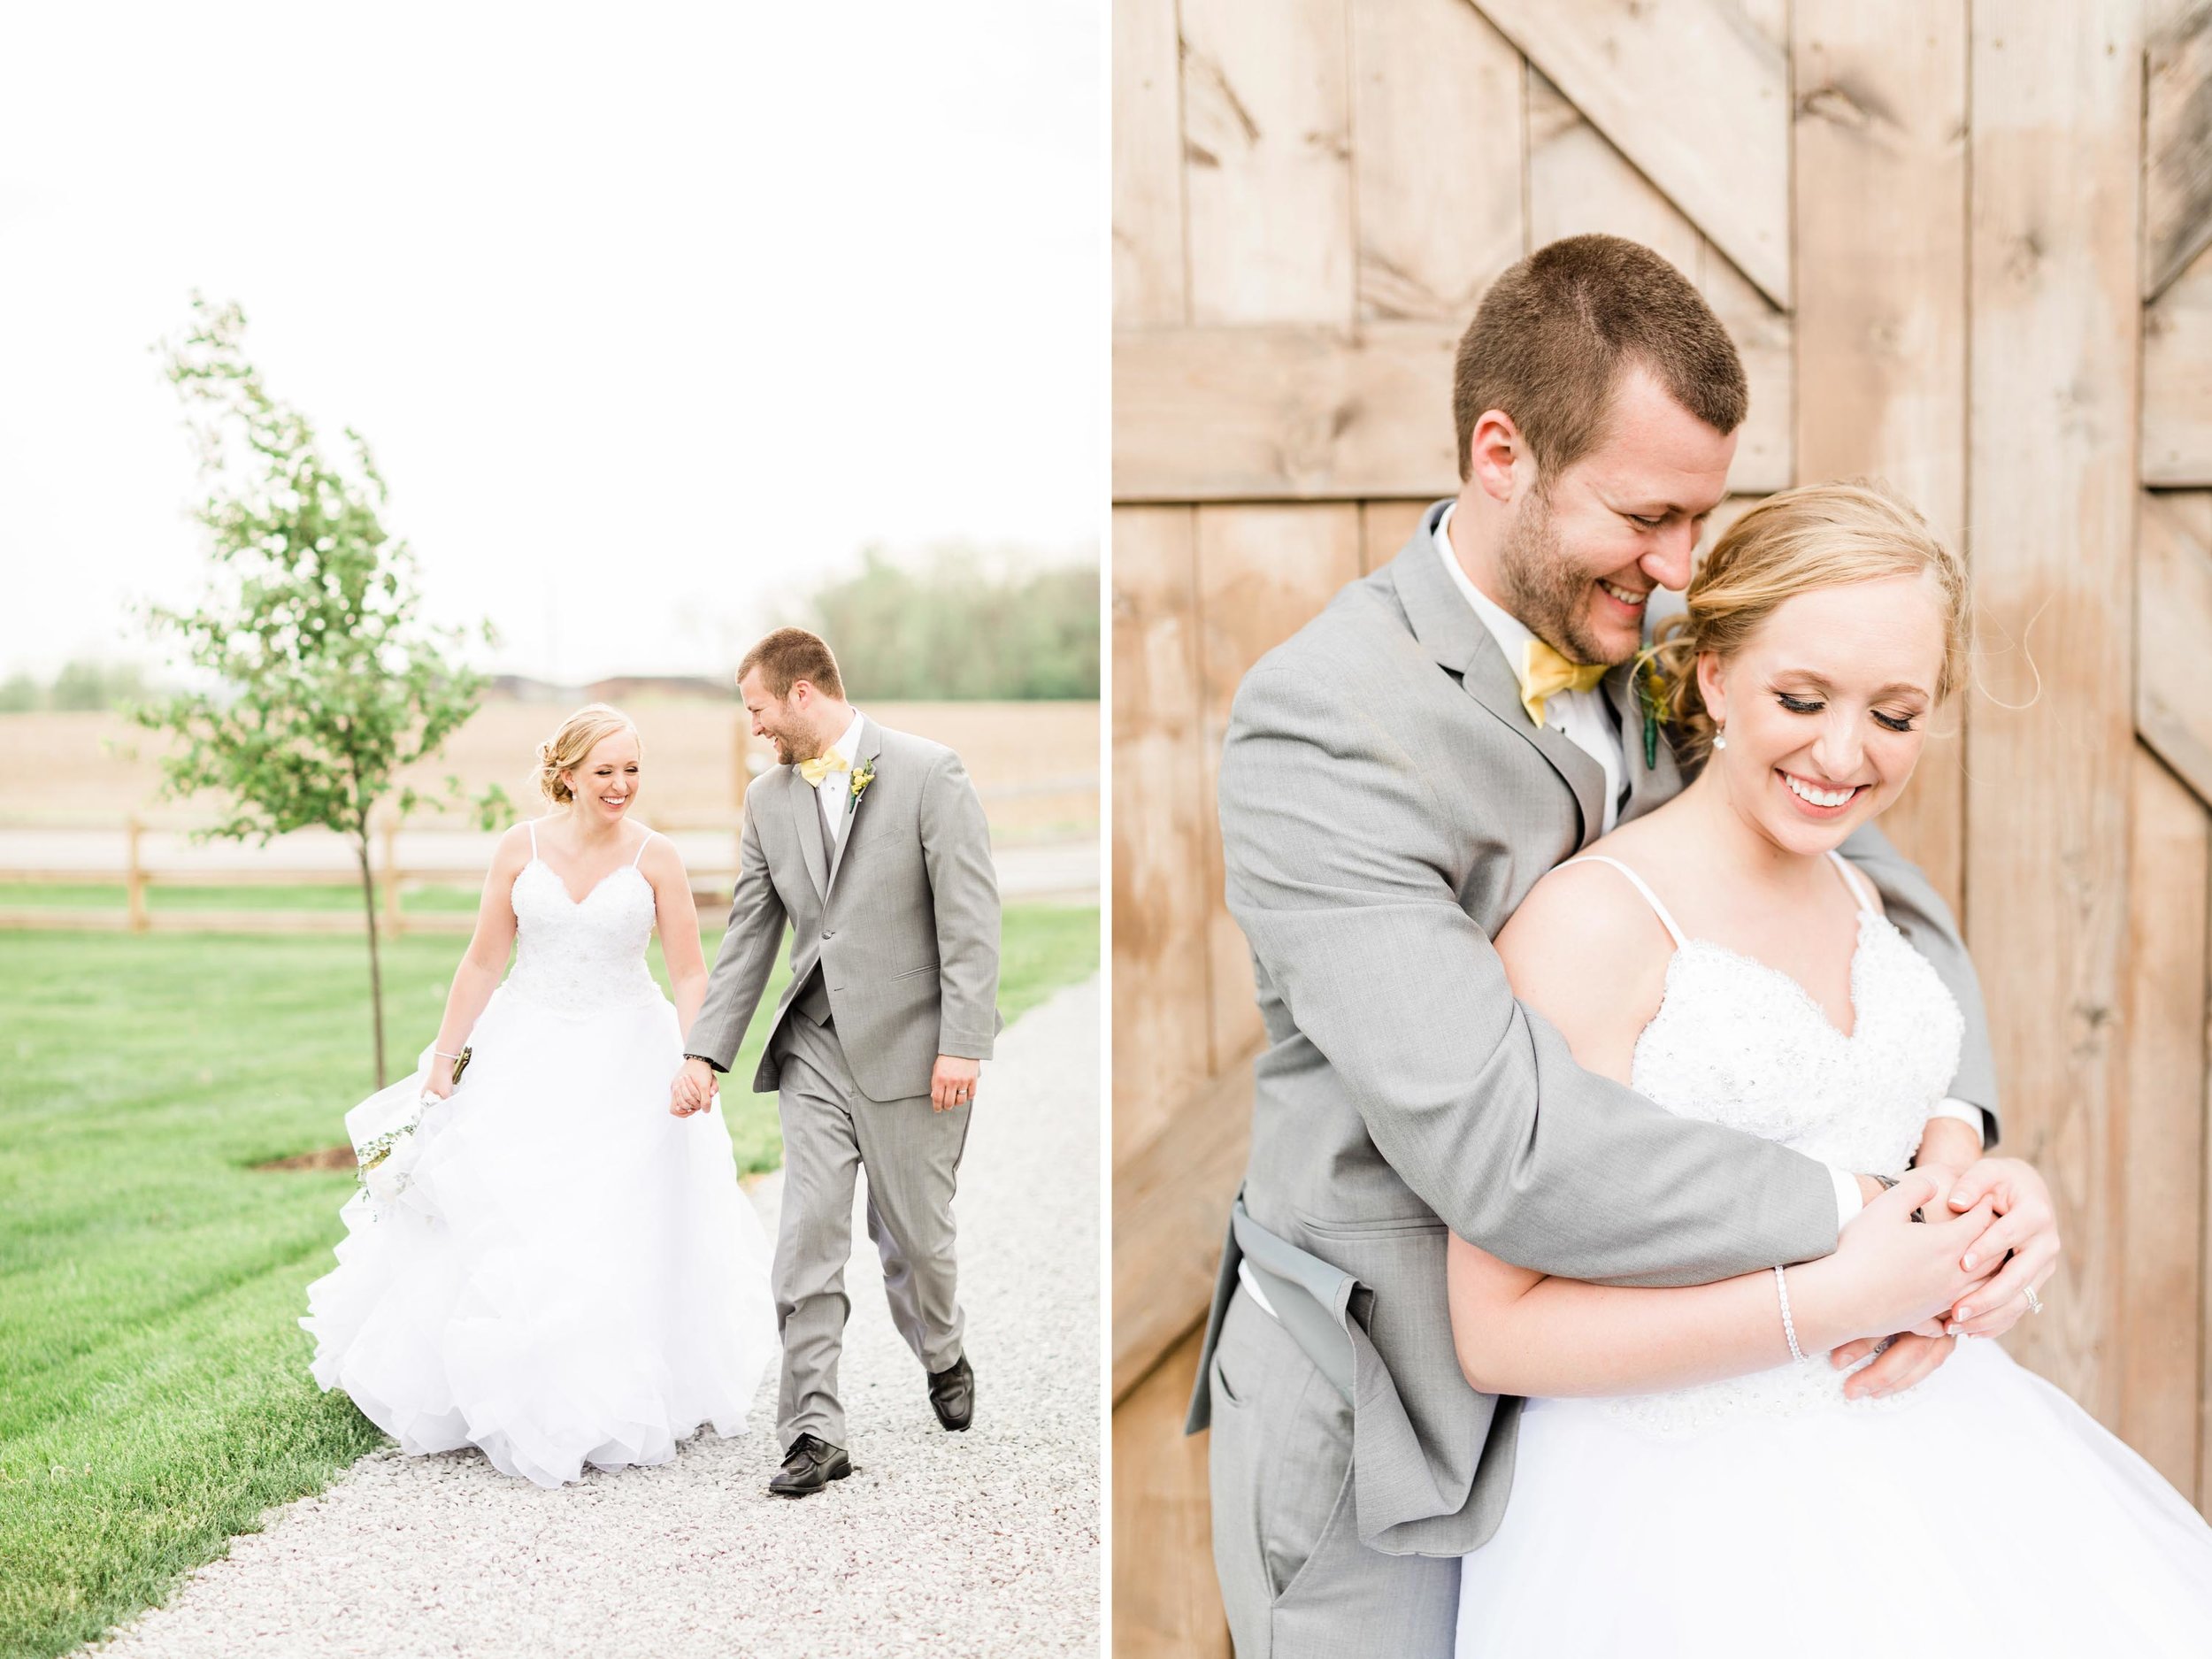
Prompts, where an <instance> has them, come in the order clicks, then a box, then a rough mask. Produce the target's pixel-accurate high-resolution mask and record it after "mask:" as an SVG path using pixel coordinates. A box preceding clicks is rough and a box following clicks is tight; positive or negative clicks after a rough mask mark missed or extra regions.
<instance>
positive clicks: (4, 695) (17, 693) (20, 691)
mask: <svg viewBox="0 0 2212 1659" xmlns="http://www.w3.org/2000/svg"><path fill="white" fill-rule="evenodd" d="M45 701H46V699H45V695H44V694H43V693H42V692H41V691H40V690H39V688H38V681H36V680H33V679H32V678H31V677H30V676H29V675H28V674H23V673H16V674H10V675H9V676H8V677H7V679H5V680H0V714H28V713H30V712H31V711H32V710H35V709H37V708H38V707H40V706H41V705H42V703H44V702H45Z"/></svg>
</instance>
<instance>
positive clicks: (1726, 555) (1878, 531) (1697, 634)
mask: <svg viewBox="0 0 2212 1659" xmlns="http://www.w3.org/2000/svg"><path fill="white" fill-rule="evenodd" d="M1893 576H1929V577H1932V578H1933V579H1934V582H1935V588H1936V595H1937V602H1938V603H1939V604H1940V605H1941V606H1942V608H1943V662H1942V664H1941V666H1940V668H1939V671H1938V674H1937V680H1936V700H1937V701H1938V702H1941V701H1942V700H1943V699H1944V698H1946V697H1947V696H1949V695H1951V693H1952V692H1953V691H1954V690H1955V689H1957V687H1958V686H1959V683H1960V681H1961V680H1963V679H1964V678H1965V674H1966V665H1967V653H1968V651H1969V649H1970V647H1971V639H1970V630H1971V613H1970V604H1969V596H1968V593H1967V585H1966V567H1965V565H1963V564H1962V563H1961V562H1960V560H1959V557H1958V556H1957V555H1956V554H1955V553H1954V552H1952V551H1951V549H1948V548H1947V547H1945V546H1944V545H1943V543H1942V542H1940V541H1938V540H1936V538H1935V536H1934V534H1932V532H1931V531H1930V530H1929V528H1928V524H1927V520H1926V519H1924V518H1922V517H1921V516H1920V515H1919V513H1917V512H1916V511H1914V510H1913V509H1912V508H1911V507H1909V506H1908V505H1907V504H1906V503H1904V502H1903V501H1901V500H1900V499H1899V498H1898V497H1897V496H1895V495H1892V494H1891V493H1890V492H1889V491H1888V489H1887V488H1885V487H1883V486H1882V485H1879V484H1876V483H1872V482H1867V481H1863V480H1850V481H1847V482H1844V483H1835V484H1807V485H1804V486H1803V487H1801V488H1797V489H1786V490H1783V491H1782V492H1780V493H1779V494H1778V495H1770V496H1768V497H1767V498H1766V499H1765V500H1764V501H1763V502H1761V503H1759V504H1758V505H1757V506H1755V507H1754V508H1752V509H1751V511H1748V512H1747V513H1745V514H1744V516H1743V517H1742V518H1739V519H1737V520H1736V522H1735V523H1734V524H1732V525H1731V526H1728V533H1727V534H1725V535H1724V536H1722V537H1721V539H1720V540H1719V541H1718V542H1717V543H1716V544H1715V545H1714V548H1713V550H1712V551H1711V552H1710V553H1708V554H1707V555H1706V556H1705V562H1704V563H1703V564H1701V565H1699V566H1698V571H1697V574H1696V575H1695V576H1694V577H1692V578H1691V579H1690V587H1689V592H1688V595H1687V599H1688V602H1689V609H1688V610H1687V611H1685V612H1684V613H1683V614H1682V615H1680V616H1678V617H1671V618H1668V619H1667V620H1666V621H1665V622H1664V623H1663V624H1661V625H1660V627H1659V631H1658V636H1657V639H1658V642H1657V644H1656V645H1655V646H1654V648H1653V650H1652V667H1653V670H1654V672H1655V674H1656V676H1657V680H1658V689H1659V695H1660V699H1661V706H1662V708H1663V710H1664V712H1665V714H1666V717H1667V718H1668V720H1669V721H1670V723H1671V724H1672V725H1673V726H1676V727H1677V728H1678V730H1679V731H1680V732H1682V733H1686V741H1684V742H1683V744H1682V745H1681V747H1682V748H1683V749H1684V750H1685V752H1686V754H1687V755H1688V756H1689V757H1692V758H1702V757H1704V755H1705V754H1706V752H1707V751H1708V750H1709V749H1711V748H1712V743H1713V734H1714V732H1715V731H1716V729H1717V728H1716V726H1715V725H1714V722H1713V717H1712V716H1711V715H1710V714H1709V713H1708V712H1707V711H1706V708H1705V699H1704V696H1703V695H1702V694H1701V692H1700V691H1699V690H1698V685H1697V659H1698V657H1700V656H1701V655H1702V654H1703V653H1705V652H1707V651H1710V652H1712V653H1713V654H1714V655H1715V656H1716V657H1720V658H1722V659H1723V660H1725V659H1726V658H1728V657H1732V656H1733V655H1735V653H1736V652H1738V651H1740V650H1741V649H1743V646H1744V643H1745V641H1747V640H1749V639H1750V638H1751V636H1752V635H1753V634H1755V633H1756V632H1757V631H1758V629H1759V627H1760V626H1761V625H1762V624H1763V623H1764V622H1765V621H1766V619H1767V618H1769V617H1770V616H1772V615H1773V614H1774V613H1775V612H1776V611H1778V610H1779V609H1781V606H1782V603H1783V602H1784V601H1785V600H1788V599H1793V598H1795V597H1796V596H1797V595H1799V594H1802V593H1809V592H1811V591H1812V590H1813V589H1815V588H1840V587H1843V586H1845V585H1846V584H1847V583H1851V582H1869V581H1881V580H1886V579H1888V578H1890V577H1893Z"/></svg>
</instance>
